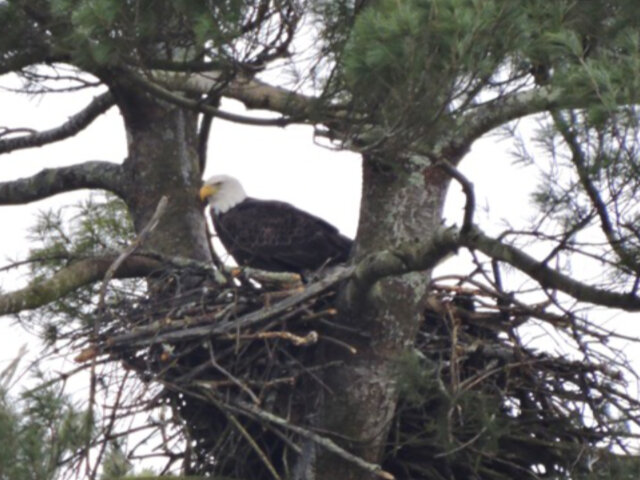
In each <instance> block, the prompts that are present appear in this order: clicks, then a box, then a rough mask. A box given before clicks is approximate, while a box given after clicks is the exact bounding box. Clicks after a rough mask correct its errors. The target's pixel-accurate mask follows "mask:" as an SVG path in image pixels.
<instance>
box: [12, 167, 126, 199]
mask: <svg viewBox="0 0 640 480" xmlns="http://www.w3.org/2000/svg"><path fill="white" fill-rule="evenodd" d="M121 171H122V169H121V167H120V165H117V164H115V163H111V162H102V161H89V162H85V163H81V164H78V165H72V166H69V167H60V168H47V169H45V170H42V171H41V172H39V173H36V174H35V175H33V176H32V177H26V178H21V179H18V180H12V181H9V182H0V205H20V204H24V203H29V202H33V201H35V200H41V199H43V198H47V197H50V196H52V195H56V194H58V193H63V192H68V191H71V190H79V189H82V188H98V189H103V190H108V191H110V192H113V193H115V194H116V195H119V196H123V194H124V193H123V184H124V182H122V178H121Z"/></svg>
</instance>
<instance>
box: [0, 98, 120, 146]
mask: <svg viewBox="0 0 640 480" xmlns="http://www.w3.org/2000/svg"><path fill="white" fill-rule="evenodd" d="M113 105H115V100H114V98H113V96H112V95H111V92H105V93H103V94H101V95H98V96H97V97H95V98H94V99H93V100H92V101H91V103H89V105H87V106H86V107H85V108H84V109H83V110H81V111H79V112H78V113H76V114H75V115H73V116H71V117H69V120H67V121H66V122H65V123H63V124H62V125H60V126H58V127H56V128H52V129H50V130H45V131H42V132H35V133H30V134H28V135H22V136H20V137H14V138H7V139H5V140H0V154H2V153H7V152H12V151H14V150H20V149H23V148H32V147H41V146H42V145H46V144H48V143H53V142H57V141H59V140H64V139H65V138H69V137H72V136H74V135H75V134H77V133H78V132H80V131H82V130H84V129H85V128H86V127H87V126H89V125H90V124H91V122H93V121H94V120H95V119H96V118H97V117H99V116H100V115H102V114H103V113H104V112H106V111H107V110H109V109H110V108H111V107H112V106H113Z"/></svg>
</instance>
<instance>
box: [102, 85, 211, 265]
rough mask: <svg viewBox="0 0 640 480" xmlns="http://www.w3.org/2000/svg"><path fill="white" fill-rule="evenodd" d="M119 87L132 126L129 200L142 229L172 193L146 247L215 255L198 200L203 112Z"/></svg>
mask: <svg viewBox="0 0 640 480" xmlns="http://www.w3.org/2000/svg"><path fill="white" fill-rule="evenodd" d="M114 93H115V96H116V99H117V102H118V106H119V107H120V110H121V111H122V115H123V117H124V122H125V128H126V132H127V142H128V152H129V156H128V158H127V160H126V161H125V162H124V164H123V169H124V171H125V175H124V176H125V178H126V185H125V189H126V195H125V201H126V203H127V206H128V207H129V210H130V212H131V215H132V217H133V222H134V225H135V228H136V231H137V232H139V231H140V230H141V229H142V228H144V226H145V225H146V224H147V222H148V221H149V219H150V218H151V216H152V215H153V212H154V210H155V208H156V205H157V204H158V201H159V200H160V198H161V197H162V196H165V195H166V196H167V197H168V198H169V204H168V206H167V210H166V212H165V214H164V215H163V216H162V218H161V219H160V223H159V224H158V226H157V227H156V228H155V229H154V231H153V232H152V234H151V235H150V237H149V239H148V241H147V242H146V244H145V248H146V249H151V250H155V251H157V252H158V253H161V254H163V255H166V256H169V257H172V256H180V257H184V258H190V259H194V260H198V261H205V262H206V261H211V256H210V249H209V245H208V241H209V240H208V236H207V230H206V223H205V217H204V215H203V213H202V205H201V204H200V202H199V200H198V189H199V188H200V183H201V172H200V168H199V159H198V151H197V146H198V138H197V114H196V113H194V112H190V111H187V110H185V109H182V108H180V107H177V106H175V105H170V104H167V103H164V102H162V101H160V100H157V99H150V98H148V97H147V96H146V95H144V94H141V93H136V91H132V90H129V91H125V90H124V89H123V90H121V91H118V89H115V92H114Z"/></svg>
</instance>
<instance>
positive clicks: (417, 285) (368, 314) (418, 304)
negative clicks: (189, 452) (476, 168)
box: [299, 156, 449, 480]
mask: <svg viewBox="0 0 640 480" xmlns="http://www.w3.org/2000/svg"><path fill="white" fill-rule="evenodd" d="M363 168H364V172H363V182H364V183H363V197H362V205H361V210H360V223H359V227H358V234H357V244H356V248H355V253H354V256H355V261H358V260H360V259H362V258H364V257H365V256H366V255H368V254H370V253H372V252H376V251H380V250H383V249H390V248H394V247H397V246H399V245H400V244H403V243H407V242H412V241H421V242H424V241H425V240H428V239H429V237H430V236H432V235H433V234H434V233H435V232H437V231H438V228H439V227H440V226H441V219H442V207H443V204H444V198H445V193H446V189H447V186H448V184H449V179H448V177H447V176H446V175H445V173H444V172H443V171H442V170H441V169H439V168H436V167H433V166H428V165H424V164H418V163H414V162H412V161H411V160H409V159H402V160H395V159H394V160H393V161H386V162H385V160H384V159H380V158H376V157H371V156H370V157H366V158H365V161H364V164H363ZM430 278H431V272H430V271H421V272H411V273H407V274H404V275H399V276H394V277H387V278H385V279H383V280H381V281H379V282H377V283H376V284H375V285H373V287H372V288H371V289H370V291H369V293H368V294H367V295H366V297H365V298H364V299H363V301H362V303H361V304H360V305H351V306H349V311H347V312H343V313H344V315H343V321H344V322H345V323H347V324H348V325H349V326H350V327H353V328H355V329H356V330H357V331H359V332H360V333H361V335H354V336H352V337H351V338H349V339H347V341H348V342H349V343H350V344H351V345H353V346H355V347H356V348H357V353H356V354H355V355H351V354H348V353H345V350H344V349H341V350H335V351H331V352H328V353H327V354H328V355H331V356H332V358H333V359H335V357H336V356H339V357H341V358H342V360H343V361H344V364H343V365H342V366H340V367H338V368H336V369H334V370H333V371H332V372H331V373H330V375H328V376H327V378H326V383H327V385H328V387H329V390H328V391H326V390H325V392H324V398H323V402H322V406H321V411H320V422H319V425H318V426H319V427H320V428H322V429H323V430H324V431H331V432H334V433H337V434H339V435H340V437H341V438H342V440H341V441H340V442H339V443H341V445H342V446H343V447H345V448H346V449H348V450H349V451H350V452H352V453H354V454H356V455H357V456H359V457H361V458H363V459H364V460H366V461H368V462H372V463H377V462H380V460H381V456H382V452H383V448H384V443H385V441H386V438H387V434H388V429H389V426H390V421H391V418H392V416H393V414H394V411H395V407H396V402H397V392H396V385H395V378H396V373H395V368H396V360H398V359H399V357H400V356H401V355H402V354H403V353H405V352H407V351H408V350H410V349H411V348H412V346H413V343H414V339H415V335H416V333H417V331H418V327H419V325H420V323H421V322H422V321H423V318H424V309H425V305H426V304H425V302H426V299H427V293H428V285H429V281H430ZM345 439H348V440H345ZM313 448H314V451H313V453H312V454H308V455H307V456H306V457H305V458H304V459H303V462H306V463H307V465H304V466H303V467H304V468H301V472H303V475H299V478H315V479H334V478H338V477H336V475H339V478H341V479H350V480H351V479H352V480H356V479H358V480H362V479H369V478H374V477H375V474H372V473H371V472H367V471H364V470H363V469H362V468H360V467H358V466H356V465H355V464H353V463H350V462H347V461H345V460H343V459H340V458H338V457H336V456H335V455H333V454H331V453H329V452H327V451H326V450H323V449H321V448H319V447H313ZM307 452H309V447H308V448H307ZM314 458H315V468H314V467H311V466H310V465H311V463H312V462H313V459H314Z"/></svg>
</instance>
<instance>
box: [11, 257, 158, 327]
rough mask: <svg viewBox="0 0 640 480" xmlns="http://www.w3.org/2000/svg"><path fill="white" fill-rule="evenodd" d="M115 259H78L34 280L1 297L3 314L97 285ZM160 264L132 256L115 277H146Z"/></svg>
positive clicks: (36, 306) (39, 304)
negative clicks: (86, 286) (47, 275)
mask: <svg viewBox="0 0 640 480" xmlns="http://www.w3.org/2000/svg"><path fill="white" fill-rule="evenodd" d="M115 259H116V255H111V256H105V257H97V258H87V259H84V260H79V261H77V262H74V263H72V264H71V265H69V266H68V267H65V268H63V269H61V270H59V271H58V272H56V273H55V274H54V275H53V276H52V277H51V278H48V279H46V280H39V281H34V282H32V283H30V284H29V285H28V286H26V287H25V288H23V289H20V290H16V291H14V292H10V293H6V294H4V295H0V315H7V314H10V313H18V312H21V311H23V310H32V309H34V308H38V307H41V306H43V305H46V304H47V303H50V302H53V301H55V300H57V299H58V298H61V297H63V296H65V295H67V294H69V293H71V292H73V291H75V290H77V289H78V288H80V287H84V286H85V285H89V284H91V283H93V282H97V281H98V280H101V279H102V278H103V277H104V275H105V274H106V272H107V271H108V270H109V267H110V266H111V265H112V264H113V262H114V261H115ZM161 265H162V264H161V263H160V262H158V261H157V260H153V259H151V258H149V257H146V256H141V255H136V256H131V257H129V258H127V259H126V260H125V262H124V263H123V264H122V265H121V266H120V268H119V269H118V271H117V272H116V274H115V277H116V278H132V277H143V276H146V275H148V274H150V273H151V272H153V271H154V270H157V269H158V268H159V267H160V266H161Z"/></svg>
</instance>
